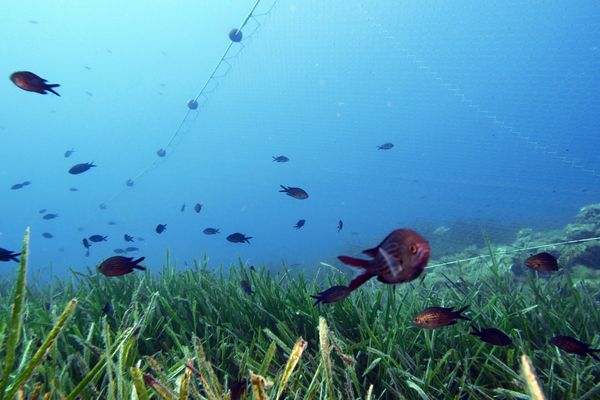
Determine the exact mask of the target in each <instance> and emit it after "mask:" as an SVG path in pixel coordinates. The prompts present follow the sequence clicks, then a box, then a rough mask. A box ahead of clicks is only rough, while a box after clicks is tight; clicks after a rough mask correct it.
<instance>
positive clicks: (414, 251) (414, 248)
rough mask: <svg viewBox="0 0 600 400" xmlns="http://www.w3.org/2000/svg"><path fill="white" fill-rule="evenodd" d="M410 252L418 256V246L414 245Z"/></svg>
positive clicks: (409, 249)
mask: <svg viewBox="0 0 600 400" xmlns="http://www.w3.org/2000/svg"><path fill="white" fill-rule="evenodd" d="M408 251H410V252H411V253H412V254H416V253H417V246H415V245H414V244H413V245H411V246H410V247H409V248H408Z"/></svg>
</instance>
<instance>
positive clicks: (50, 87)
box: [46, 83, 60, 97]
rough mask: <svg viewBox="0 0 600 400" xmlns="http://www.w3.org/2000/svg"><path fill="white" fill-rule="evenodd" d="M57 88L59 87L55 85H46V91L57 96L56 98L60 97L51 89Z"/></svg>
mask: <svg viewBox="0 0 600 400" xmlns="http://www.w3.org/2000/svg"><path fill="white" fill-rule="evenodd" d="M59 86H60V85H59V84H56V83H55V84H52V85H46V90H47V91H49V92H50V93H54V94H55V95H57V96H58V97H60V94H58V93H57V92H55V91H54V89H52V88H55V87H59Z"/></svg>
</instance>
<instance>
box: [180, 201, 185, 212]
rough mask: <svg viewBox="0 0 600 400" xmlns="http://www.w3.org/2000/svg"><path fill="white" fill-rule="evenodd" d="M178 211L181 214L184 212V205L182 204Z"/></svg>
mask: <svg viewBox="0 0 600 400" xmlns="http://www.w3.org/2000/svg"><path fill="white" fill-rule="evenodd" d="M179 211H181V212H184V211H185V203H183V204H182V205H181V209H180V210H179Z"/></svg>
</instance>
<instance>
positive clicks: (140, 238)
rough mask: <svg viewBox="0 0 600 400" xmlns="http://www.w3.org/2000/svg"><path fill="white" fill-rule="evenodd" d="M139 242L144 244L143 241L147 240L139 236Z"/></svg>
mask: <svg viewBox="0 0 600 400" xmlns="http://www.w3.org/2000/svg"><path fill="white" fill-rule="evenodd" d="M137 240H139V241H140V242H143V241H144V240H146V239H144V238H143V237H141V236H138V237H137Z"/></svg>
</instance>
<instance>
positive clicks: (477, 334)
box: [471, 325, 481, 336]
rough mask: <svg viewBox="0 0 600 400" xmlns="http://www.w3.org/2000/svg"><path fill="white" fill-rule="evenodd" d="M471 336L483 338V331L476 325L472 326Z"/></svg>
mask: <svg viewBox="0 0 600 400" xmlns="http://www.w3.org/2000/svg"><path fill="white" fill-rule="evenodd" d="M471 335H473V336H481V331H480V330H479V329H477V328H476V327H475V325H471Z"/></svg>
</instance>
